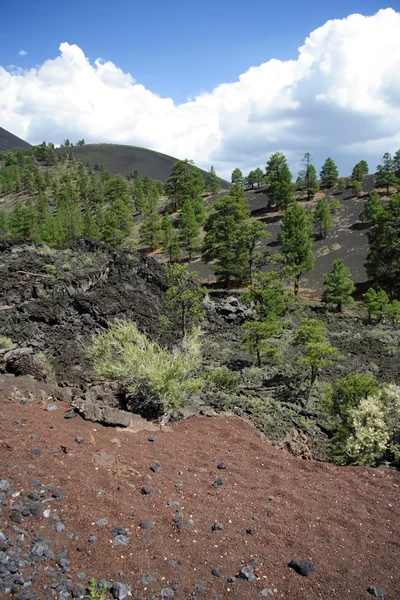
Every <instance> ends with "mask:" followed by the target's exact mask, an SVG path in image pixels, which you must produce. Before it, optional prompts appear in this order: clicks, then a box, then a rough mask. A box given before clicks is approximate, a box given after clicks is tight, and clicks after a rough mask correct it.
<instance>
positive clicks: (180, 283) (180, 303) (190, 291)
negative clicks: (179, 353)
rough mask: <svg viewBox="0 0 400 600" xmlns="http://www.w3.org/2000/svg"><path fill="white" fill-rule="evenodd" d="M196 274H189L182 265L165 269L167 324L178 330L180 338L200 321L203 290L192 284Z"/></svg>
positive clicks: (168, 266) (171, 265)
mask: <svg viewBox="0 0 400 600" xmlns="http://www.w3.org/2000/svg"><path fill="white" fill-rule="evenodd" d="M196 275H197V273H195V272H192V273H189V271H188V270H187V268H186V267H185V266H184V265H180V264H170V265H167V266H166V267H165V278H166V282H167V286H168V289H167V308H168V317H167V323H169V324H170V325H175V326H177V327H178V328H179V329H180V332H181V334H182V337H186V335H187V334H188V332H189V330H191V329H192V328H193V327H195V326H196V325H197V324H198V322H199V320H200V319H201V317H202V316H203V315H202V312H201V302H202V300H203V298H204V295H205V293H206V292H205V290H204V289H203V288H201V287H200V286H198V285H196V284H195V283H194V280H195V278H196Z"/></svg>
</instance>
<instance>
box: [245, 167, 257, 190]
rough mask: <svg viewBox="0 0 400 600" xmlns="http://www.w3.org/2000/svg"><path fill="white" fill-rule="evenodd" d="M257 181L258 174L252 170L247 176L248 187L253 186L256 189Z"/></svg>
mask: <svg viewBox="0 0 400 600" xmlns="http://www.w3.org/2000/svg"><path fill="white" fill-rule="evenodd" d="M256 181H257V175H256V172H255V171H250V173H249V174H248V175H247V177H246V187H251V189H252V190H254V186H255V184H256Z"/></svg>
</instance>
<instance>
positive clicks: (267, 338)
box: [242, 314, 283, 368]
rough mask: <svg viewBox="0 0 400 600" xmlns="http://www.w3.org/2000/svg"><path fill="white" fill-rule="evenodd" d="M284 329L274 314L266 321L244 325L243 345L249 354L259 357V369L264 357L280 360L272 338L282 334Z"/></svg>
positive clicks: (249, 322)
mask: <svg viewBox="0 0 400 600" xmlns="http://www.w3.org/2000/svg"><path fill="white" fill-rule="evenodd" d="M282 329H283V325H282V322H281V321H280V320H279V319H278V318H277V317H276V315H274V314H272V315H270V317H269V318H268V319H266V320H265V321H247V322H246V323H244V324H243V325H242V330H243V336H242V345H243V347H244V349H245V350H246V351H247V352H249V353H250V354H255V355H256V356H257V365H258V367H259V368H261V358H262V356H268V357H269V358H271V359H273V360H279V359H280V352H279V350H278V348H277V347H276V345H274V343H273V341H272V338H273V337H274V336H276V335H278V334H279V333H281V331H282Z"/></svg>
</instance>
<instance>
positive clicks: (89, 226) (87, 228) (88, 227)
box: [82, 204, 110, 240]
mask: <svg viewBox="0 0 400 600" xmlns="http://www.w3.org/2000/svg"><path fill="white" fill-rule="evenodd" d="M109 223H110V221H109ZM82 235H83V236H84V237H86V238H89V239H90V240H99V239H100V237H101V233H100V229H99V227H98V225H97V222H96V219H95V217H94V216H93V214H92V211H91V209H90V207H89V206H88V205H87V204H86V206H85V208H84V211H83V219H82Z"/></svg>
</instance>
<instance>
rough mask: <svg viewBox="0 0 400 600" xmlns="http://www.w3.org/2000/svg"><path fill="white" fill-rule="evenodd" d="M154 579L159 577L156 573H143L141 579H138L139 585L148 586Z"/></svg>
mask: <svg viewBox="0 0 400 600" xmlns="http://www.w3.org/2000/svg"><path fill="white" fill-rule="evenodd" d="M153 581H157V577H154V575H143V576H142V577H141V578H140V579H138V580H137V582H136V584H137V585H142V586H143V587H147V586H148V585H149V584H150V583H152V582H153Z"/></svg>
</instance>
